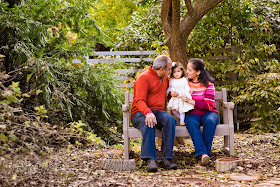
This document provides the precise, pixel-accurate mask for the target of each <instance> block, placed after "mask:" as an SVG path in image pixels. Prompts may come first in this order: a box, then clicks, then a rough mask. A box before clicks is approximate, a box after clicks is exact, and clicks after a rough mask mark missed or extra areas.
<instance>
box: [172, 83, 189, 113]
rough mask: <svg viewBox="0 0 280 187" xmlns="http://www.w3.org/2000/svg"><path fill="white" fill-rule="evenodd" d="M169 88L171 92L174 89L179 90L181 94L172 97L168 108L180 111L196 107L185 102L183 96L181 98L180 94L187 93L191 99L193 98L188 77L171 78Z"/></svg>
mask: <svg viewBox="0 0 280 187" xmlns="http://www.w3.org/2000/svg"><path fill="white" fill-rule="evenodd" d="M169 88H170V91H171V92H173V91H175V92H178V93H179V96H178V97H171V99H170V100H169V103H168V105H167V108H168V109H171V110H176V111H178V112H180V113H183V112H188V111H189V110H192V109H194V106H193V105H191V104H189V103H187V102H184V101H183V100H182V99H181V98H179V97H180V96H183V95H186V96H187V97H188V98H190V99H191V98H192V96H191V94H190V92H189V91H190V87H189V84H188V81H187V79H186V78H180V79H175V78H171V79H170V81H169Z"/></svg>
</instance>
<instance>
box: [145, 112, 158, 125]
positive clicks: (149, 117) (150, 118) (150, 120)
mask: <svg viewBox="0 0 280 187" xmlns="http://www.w3.org/2000/svg"><path fill="white" fill-rule="evenodd" d="M145 123H146V125H148V126H149V127H151V128H153V127H154V126H155V125H156V124H157V119H156V116H155V115H154V114H153V113H152V112H150V113H148V114H146V119H145Z"/></svg>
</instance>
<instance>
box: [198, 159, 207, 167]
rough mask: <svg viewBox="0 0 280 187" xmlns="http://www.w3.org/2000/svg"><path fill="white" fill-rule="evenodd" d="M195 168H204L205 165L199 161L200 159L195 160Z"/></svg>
mask: <svg viewBox="0 0 280 187" xmlns="http://www.w3.org/2000/svg"><path fill="white" fill-rule="evenodd" d="M196 168H198V169H199V168H200V169H205V168H206V167H205V166H204V165H203V164H202V163H201V160H199V161H198V162H197V165H196Z"/></svg>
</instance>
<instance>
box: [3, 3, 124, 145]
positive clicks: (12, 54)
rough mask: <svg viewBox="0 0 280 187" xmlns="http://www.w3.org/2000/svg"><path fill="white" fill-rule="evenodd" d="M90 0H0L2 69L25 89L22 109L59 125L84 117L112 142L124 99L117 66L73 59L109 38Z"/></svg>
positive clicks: (83, 54)
mask: <svg viewBox="0 0 280 187" xmlns="http://www.w3.org/2000/svg"><path fill="white" fill-rule="evenodd" d="M1 2H2V1H1ZM94 3H95V0H86V1H78V0H73V1H66V0H62V1H60V0H50V1H43V0H38V1H21V2H20V3H18V4H15V5H14V6H13V8H8V7H7V4H3V3H1V4H0V9H1V16H0V33H1V35H0V53H1V54H3V55H4V56H5V59H4V61H3V65H4V70H5V71H6V72H9V74H10V75H13V76H15V77H14V80H15V81H18V82H20V87H21V89H22V91H23V92H24V93H26V94H25V95H23V96H22V97H25V99H24V100H23V101H22V103H21V106H22V107H23V110H24V111H25V112H28V113H34V112H35V113H38V115H39V116H37V118H36V120H40V121H41V120H48V122H50V123H51V124H53V125H56V126H62V127H66V126H67V124H68V123H71V122H72V121H79V120H82V122H83V123H85V124H88V125H89V126H90V127H91V128H92V129H93V131H94V133H95V134H98V135H102V138H104V139H105V140H107V141H108V142H109V141H110V143H114V142H117V141H118V140H119V138H120V136H118V134H117V133H116V132H117V130H118V132H119V131H120V120H121V110H120V107H121V103H122V94H121V93H122V92H121V91H120V90H119V89H118V88H117V85H118V81H117V80H116V78H115V77H114V74H115V71H114V68H115V67H111V66H110V65H108V64H103V65H94V66H90V65H88V64H86V63H85V66H82V67H79V68H74V67H73V66H72V65H71V62H72V59H73V58H83V56H85V55H87V54H92V53H94V51H93V49H92V47H94V45H95V43H97V42H102V43H104V39H106V40H107V36H106V35H105V34H104V33H103V31H102V30H101V29H100V27H99V26H98V25H97V23H96V21H95V20H94V18H93V15H92V12H91V11H92V10H93V8H94ZM82 61H83V62H84V61H85V58H83V59H82ZM116 66H117V65H116ZM34 106H36V108H34ZM43 106H45V108H44V107H43ZM46 112H47V113H46Z"/></svg>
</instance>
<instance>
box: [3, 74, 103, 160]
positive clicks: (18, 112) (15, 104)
mask: <svg viewBox="0 0 280 187" xmlns="http://www.w3.org/2000/svg"><path fill="white" fill-rule="evenodd" d="M8 78H10V77H9V76H7V75H5V74H2V73H0V80H5V81H7V82H10V80H9V79H8ZM34 92H35V91H34ZM32 94H33V93H31V95H32ZM24 95H25V96H24ZM26 95H27V94H22V93H21V91H20V88H19V82H12V84H10V85H9V86H8V87H5V86H4V85H3V84H2V83H1V90H0V99H1V102H0V154H1V155H3V154H6V153H13V154H17V153H18V152H25V151H27V152H32V153H33V152H36V153H40V154H45V152H49V151H50V150H51V149H52V148H56V147H57V145H58V147H59V148H61V147H66V146H69V145H70V146H72V147H73V146H76V147H77V146H79V147H81V146H83V147H85V146H87V147H93V148H99V147H104V146H105V142H104V141H103V140H102V139H101V138H100V137H97V135H96V134H94V133H93V130H92V129H91V128H90V127H89V125H88V124H86V123H83V122H81V121H78V122H71V123H69V124H67V126H68V127H62V126H60V127H59V128H58V127H57V126H52V125H50V124H49V123H47V122H46V120H45V119H46V118H47V117H48V116H46V114H47V110H46V109H45V107H44V106H43V105H41V106H37V107H34V111H36V112H35V113H24V112H23V110H22V108H21V106H20V105H21V103H22V102H23V100H24V99H26V98H28V97H26ZM70 143H71V144H70Z"/></svg>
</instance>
